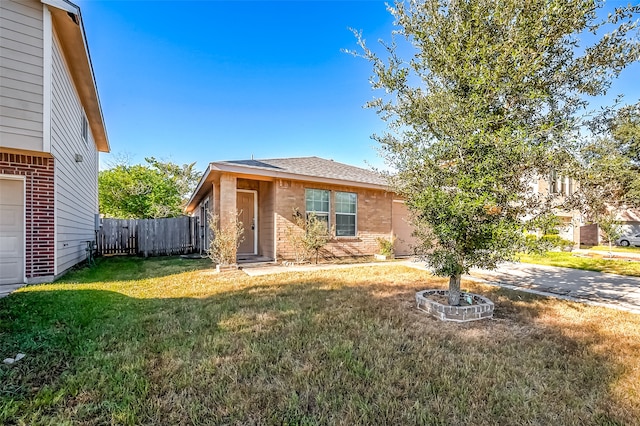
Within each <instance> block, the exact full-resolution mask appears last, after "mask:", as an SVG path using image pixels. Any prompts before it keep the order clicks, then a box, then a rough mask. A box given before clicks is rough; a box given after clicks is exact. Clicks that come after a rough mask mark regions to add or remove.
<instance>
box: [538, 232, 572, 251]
mask: <svg viewBox="0 0 640 426" xmlns="http://www.w3.org/2000/svg"><path fill="white" fill-rule="evenodd" d="M538 243H539V244H540V246H541V247H542V248H543V249H544V251H549V250H553V249H560V250H565V251H570V250H571V248H572V247H573V242H571V241H569V240H565V239H564V238H562V237H561V236H560V235H558V234H547V235H543V236H542V237H540V240H539V241H538Z"/></svg>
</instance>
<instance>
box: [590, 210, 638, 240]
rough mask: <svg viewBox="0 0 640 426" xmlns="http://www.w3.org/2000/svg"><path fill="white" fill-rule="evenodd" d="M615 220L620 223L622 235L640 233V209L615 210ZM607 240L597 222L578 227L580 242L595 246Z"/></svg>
mask: <svg viewBox="0 0 640 426" xmlns="http://www.w3.org/2000/svg"><path fill="white" fill-rule="evenodd" d="M615 218H616V220H617V221H618V222H619V224H620V230H621V231H622V235H637V234H640V209H620V210H618V211H616V215H615ZM606 241H607V238H606V236H605V235H604V234H603V233H602V231H601V230H600V228H599V227H598V224H597V223H592V224H589V225H585V226H582V227H581V228H580V244H585V245H589V246H597V245H599V244H602V243H604V242H606Z"/></svg>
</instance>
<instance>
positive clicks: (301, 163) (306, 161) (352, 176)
mask: <svg viewBox="0 0 640 426" xmlns="http://www.w3.org/2000/svg"><path fill="white" fill-rule="evenodd" d="M212 164H220V165H224V164H228V165H235V166H243V167H247V168H252V169H256V172H258V171H259V170H268V171H278V172H284V173H292V174H298V175H303V176H313V177H319V178H328V179H339V180H344V181H351V182H359V183H368V184H373V185H383V186H386V185H387V180H386V179H385V177H384V176H382V175H381V174H379V173H376V172H374V171H372V170H367V169H363V168H360V167H356V166H350V165H348V164H344V163H339V162H337V161H333V160H325V159H324V158H319V157H298V158H271V159H264V160H233V161H216V162H214V163H212ZM257 174H259V173H257Z"/></svg>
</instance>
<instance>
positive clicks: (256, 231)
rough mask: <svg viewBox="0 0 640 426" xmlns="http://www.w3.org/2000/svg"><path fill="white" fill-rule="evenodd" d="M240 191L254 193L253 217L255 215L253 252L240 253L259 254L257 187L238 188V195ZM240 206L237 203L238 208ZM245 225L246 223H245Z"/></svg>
mask: <svg viewBox="0 0 640 426" xmlns="http://www.w3.org/2000/svg"><path fill="white" fill-rule="evenodd" d="M238 192H249V193H251V194H253V217H254V219H253V220H254V222H255V223H254V226H253V253H238V254H252V255H255V256H257V255H258V191H256V190H255V189H236V196H237V193H238ZM237 207H238V206H237V205H236V208H237ZM243 225H244V224H243Z"/></svg>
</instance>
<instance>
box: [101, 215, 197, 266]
mask: <svg viewBox="0 0 640 426" xmlns="http://www.w3.org/2000/svg"><path fill="white" fill-rule="evenodd" d="M198 231H199V227H198V218H197V217H188V216H182V217H174V218H164V219H110V218H105V219H100V229H99V230H98V231H97V235H96V237H97V238H96V240H97V245H98V254H101V255H108V254H131V255H142V256H145V257H147V256H164V255H166V256H170V255H176V254H188V253H194V252H198V251H199V250H200V244H199V242H200V239H199V238H198Z"/></svg>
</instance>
